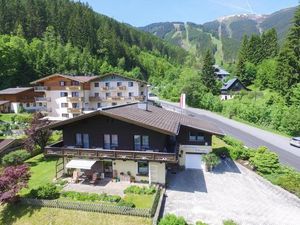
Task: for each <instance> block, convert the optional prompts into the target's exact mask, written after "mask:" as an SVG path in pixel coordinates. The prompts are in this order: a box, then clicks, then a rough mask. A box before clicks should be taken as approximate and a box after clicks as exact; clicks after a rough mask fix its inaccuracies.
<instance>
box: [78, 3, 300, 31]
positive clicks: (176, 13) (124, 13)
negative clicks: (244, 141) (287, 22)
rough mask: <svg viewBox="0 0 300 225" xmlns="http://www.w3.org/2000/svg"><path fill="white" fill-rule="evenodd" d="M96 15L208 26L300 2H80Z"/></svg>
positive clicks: (138, 21) (142, 23)
mask: <svg viewBox="0 0 300 225" xmlns="http://www.w3.org/2000/svg"><path fill="white" fill-rule="evenodd" d="M81 2H87V3H88V4H89V5H90V6H91V7H92V8H93V9H94V10H95V11H96V12H99V13H101V14H104V15H107V16H109V17H112V18H114V19H116V20H118V21H120V22H124V23H128V24H131V25H133V26H145V25H148V24H150V23H155V22H167V21H169V22H171V21H173V22H174V21H181V22H187V21H189V22H194V23H199V24H202V23H205V22H209V21H212V20H215V19H217V18H219V17H221V16H226V15H232V14H241V13H257V14H270V13H272V12H275V11H277V10H280V9H283V8H288V7H291V6H296V5H297V4H298V0H81Z"/></svg>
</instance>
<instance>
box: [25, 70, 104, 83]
mask: <svg viewBox="0 0 300 225" xmlns="http://www.w3.org/2000/svg"><path fill="white" fill-rule="evenodd" d="M57 76H60V77H64V78H67V79H70V80H74V81H78V82H80V83H86V82H90V81H91V80H94V79H96V78H99V76H72V75H65V74H59V73H55V74H52V75H49V76H46V77H43V78H41V79H38V80H35V81H32V82H31V83H30V84H36V83H39V82H42V81H45V80H48V79H50V78H52V77H57Z"/></svg>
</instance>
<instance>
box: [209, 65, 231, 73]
mask: <svg viewBox="0 0 300 225" xmlns="http://www.w3.org/2000/svg"><path fill="white" fill-rule="evenodd" d="M213 67H214V68H215V74H223V75H229V74H230V73H228V72H227V71H226V70H224V69H222V68H221V67H219V66H218V65H214V66H213Z"/></svg>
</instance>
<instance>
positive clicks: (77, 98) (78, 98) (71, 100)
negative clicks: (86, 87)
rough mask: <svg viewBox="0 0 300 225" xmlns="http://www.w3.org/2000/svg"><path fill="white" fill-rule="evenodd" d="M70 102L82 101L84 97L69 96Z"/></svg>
mask: <svg viewBox="0 0 300 225" xmlns="http://www.w3.org/2000/svg"><path fill="white" fill-rule="evenodd" d="M67 101H68V102H82V101H83V98H82V97H67Z"/></svg>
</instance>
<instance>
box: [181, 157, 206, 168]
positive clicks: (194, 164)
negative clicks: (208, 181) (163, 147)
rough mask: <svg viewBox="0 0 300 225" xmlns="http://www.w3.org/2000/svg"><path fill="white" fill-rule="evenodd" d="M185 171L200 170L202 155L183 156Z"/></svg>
mask: <svg viewBox="0 0 300 225" xmlns="http://www.w3.org/2000/svg"><path fill="white" fill-rule="evenodd" d="M185 168H186V169H202V155H200V154H186V155H185Z"/></svg>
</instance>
